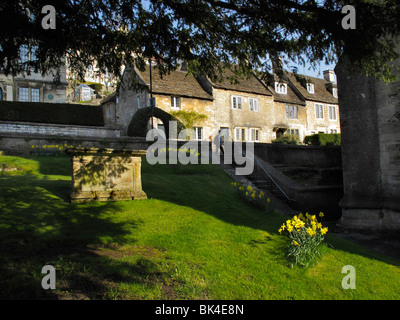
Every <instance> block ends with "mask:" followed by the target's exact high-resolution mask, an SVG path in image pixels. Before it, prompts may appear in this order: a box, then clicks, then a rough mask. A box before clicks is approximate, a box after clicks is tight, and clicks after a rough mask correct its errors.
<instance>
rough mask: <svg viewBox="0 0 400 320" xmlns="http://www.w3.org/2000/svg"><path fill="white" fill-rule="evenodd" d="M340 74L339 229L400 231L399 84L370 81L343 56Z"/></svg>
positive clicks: (371, 79)
mask: <svg viewBox="0 0 400 320" xmlns="http://www.w3.org/2000/svg"><path fill="white" fill-rule="evenodd" d="M395 63H396V64H397V65H400V62H399V61H396V62H395ZM335 72H336V75H337V77H338V89H339V105H340V119H341V120H340V121H341V132H342V163H343V182H344V197H343V199H342V200H341V203H340V205H341V207H342V218H341V223H340V225H341V226H342V227H343V228H356V229H377V230H400V81H396V82H394V83H391V84H388V85H387V84H385V83H384V82H383V81H377V80H375V79H373V78H368V77H366V76H365V75H364V74H363V73H362V72H357V71H354V70H353V71H352V70H351V69H350V64H349V61H348V60H347V59H346V58H344V57H343V58H341V59H340V61H339V63H338V64H337V66H336V68H335ZM396 72H397V73H398V75H400V73H399V72H398V71H396Z"/></svg>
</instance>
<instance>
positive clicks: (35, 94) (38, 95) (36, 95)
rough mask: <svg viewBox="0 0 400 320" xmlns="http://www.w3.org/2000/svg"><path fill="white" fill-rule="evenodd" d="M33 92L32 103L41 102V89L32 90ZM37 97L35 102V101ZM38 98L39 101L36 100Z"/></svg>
mask: <svg viewBox="0 0 400 320" xmlns="http://www.w3.org/2000/svg"><path fill="white" fill-rule="evenodd" d="M30 89H31V90H30V91H31V98H30V101H31V102H40V88H30ZM34 97H35V100H34ZM36 97H37V100H36Z"/></svg>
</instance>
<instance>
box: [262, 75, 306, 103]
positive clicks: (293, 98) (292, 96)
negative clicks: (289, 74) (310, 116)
mask: <svg viewBox="0 0 400 320" xmlns="http://www.w3.org/2000/svg"><path fill="white" fill-rule="evenodd" d="M273 79H274V82H275V81H276V82H283V83H287V93H286V94H281V93H277V92H276V91H275V83H273V84H271V85H270V86H268V89H269V90H270V91H271V92H272V94H273V95H274V100H275V101H277V102H283V103H289V104H297V105H302V106H304V105H305V104H306V103H305V101H304V100H302V99H300V98H299V96H298V95H297V94H296V93H295V92H294V91H293V89H292V87H291V86H290V85H289V83H288V81H285V80H284V79H280V78H279V77H278V76H277V75H276V74H274V75H273Z"/></svg>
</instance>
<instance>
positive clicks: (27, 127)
mask: <svg viewBox="0 0 400 320" xmlns="http://www.w3.org/2000/svg"><path fill="white" fill-rule="evenodd" d="M3 134H7V135H12V134H25V135H42V136H47V135H48V136H68V137H96V138H117V137H119V136H120V130H118V129H112V128H107V127H94V126H93V127H92V126H70V125H63V124H48V123H33V122H5V121H0V135H3Z"/></svg>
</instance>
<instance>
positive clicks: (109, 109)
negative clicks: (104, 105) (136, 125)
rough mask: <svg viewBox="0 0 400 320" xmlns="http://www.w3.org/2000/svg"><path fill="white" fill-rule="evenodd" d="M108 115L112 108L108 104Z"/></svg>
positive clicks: (110, 113)
mask: <svg viewBox="0 0 400 320" xmlns="http://www.w3.org/2000/svg"><path fill="white" fill-rule="evenodd" d="M108 115H109V116H112V108H111V106H108Z"/></svg>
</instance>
